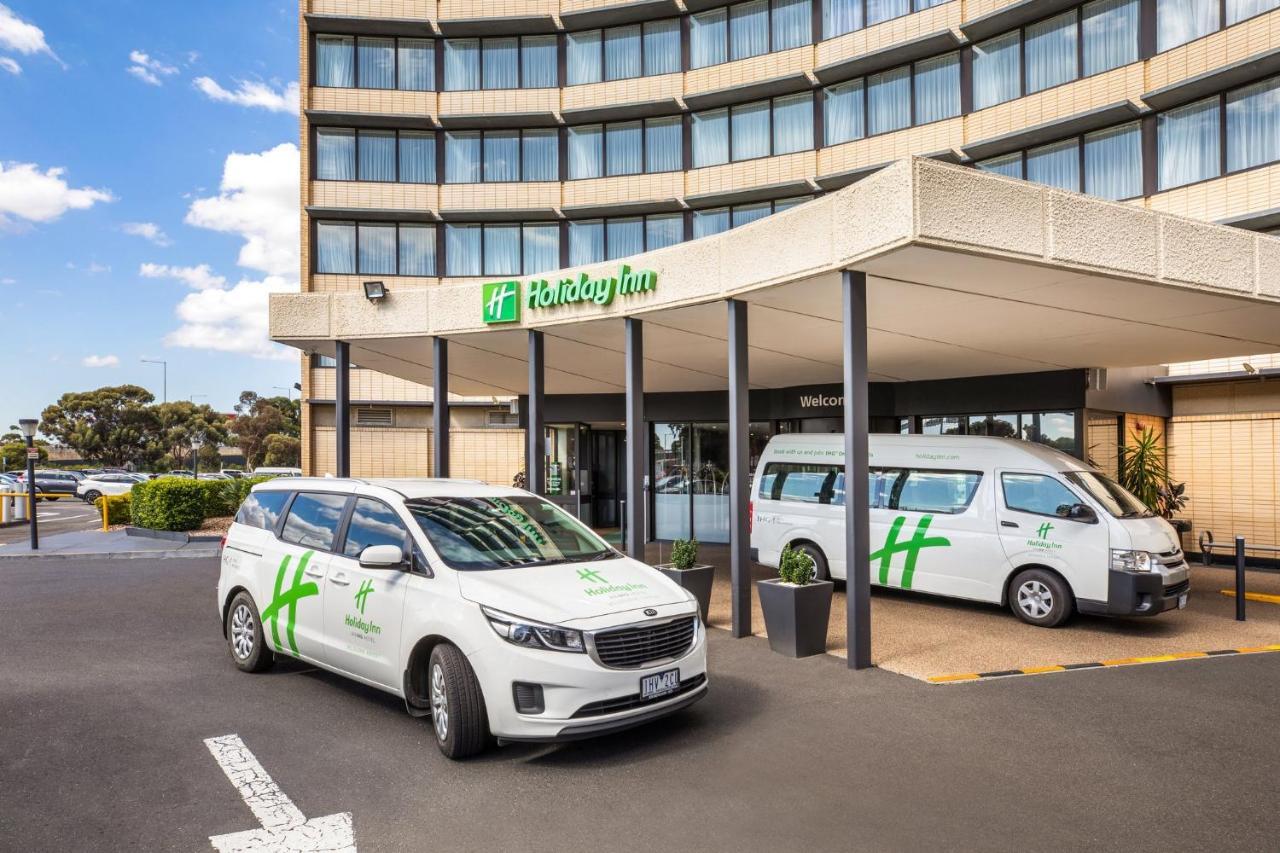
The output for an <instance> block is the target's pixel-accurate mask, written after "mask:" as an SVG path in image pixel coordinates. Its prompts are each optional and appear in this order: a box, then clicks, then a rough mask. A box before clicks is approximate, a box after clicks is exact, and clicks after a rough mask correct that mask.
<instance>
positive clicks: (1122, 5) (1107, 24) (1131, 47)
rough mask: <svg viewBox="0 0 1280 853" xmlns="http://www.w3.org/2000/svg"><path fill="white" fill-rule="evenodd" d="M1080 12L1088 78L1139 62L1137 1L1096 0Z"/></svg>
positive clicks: (1085, 71) (1085, 68) (1085, 67)
mask: <svg viewBox="0 0 1280 853" xmlns="http://www.w3.org/2000/svg"><path fill="white" fill-rule="evenodd" d="M1080 11H1081V18H1082V24H1081V32H1082V36H1083V41H1084V73H1085V76H1088V75H1091V74H1098V73H1101V72H1103V71H1109V70H1111V69H1112V68H1119V67H1120V66H1121V65H1128V64H1129V63H1131V62H1137V61H1138V27H1139V20H1138V18H1139V12H1138V1H1137V0H1097V2H1094V3H1086V4H1084V6H1083V7H1082V8H1081V10H1080Z"/></svg>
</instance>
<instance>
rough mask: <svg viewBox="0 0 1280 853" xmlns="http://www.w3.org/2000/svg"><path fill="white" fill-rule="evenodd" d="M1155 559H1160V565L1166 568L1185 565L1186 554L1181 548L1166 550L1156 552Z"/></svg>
mask: <svg viewBox="0 0 1280 853" xmlns="http://www.w3.org/2000/svg"><path fill="white" fill-rule="evenodd" d="M1156 559H1157V560H1159V561H1160V565H1162V566H1164V567H1165V568H1168V569H1173V568H1177V567H1179V566H1185V565H1186V564H1187V558H1186V555H1184V554H1183V553H1182V550H1181V549H1176V550H1173V551H1166V552H1164V553H1163V554H1156Z"/></svg>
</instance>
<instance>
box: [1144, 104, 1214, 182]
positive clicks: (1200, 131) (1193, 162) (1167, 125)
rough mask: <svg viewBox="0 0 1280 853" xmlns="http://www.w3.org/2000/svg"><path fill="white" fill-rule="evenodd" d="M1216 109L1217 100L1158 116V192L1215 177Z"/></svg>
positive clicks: (1189, 105)
mask: <svg viewBox="0 0 1280 853" xmlns="http://www.w3.org/2000/svg"><path fill="white" fill-rule="evenodd" d="M1219 106H1220V99H1219V98H1216V97H1214V98H1206V99H1205V100H1203V101H1197V102H1196V103H1194V104H1187V105H1186V106H1185V107H1178V108H1177V109H1175V110H1169V111H1168V112H1165V113H1161V114H1160V116H1159V118H1158V119H1157V125H1156V131H1157V138H1158V143H1159V144H1158V146H1157V150H1158V152H1159V155H1158V163H1159V187H1160V189H1162V190H1167V189H1171V188H1172V187H1179V186H1182V185H1183V184H1190V183H1194V182H1196V181H1202V180H1204V179H1205V178H1212V177H1215V176H1217V174H1218V172H1219V157H1220V154H1219V149H1218V113H1219Z"/></svg>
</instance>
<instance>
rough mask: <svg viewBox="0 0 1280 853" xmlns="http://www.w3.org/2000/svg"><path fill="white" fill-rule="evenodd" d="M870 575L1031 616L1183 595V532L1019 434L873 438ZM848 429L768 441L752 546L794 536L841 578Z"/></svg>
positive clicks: (1163, 602) (822, 567)
mask: <svg viewBox="0 0 1280 853" xmlns="http://www.w3.org/2000/svg"><path fill="white" fill-rule="evenodd" d="M869 461H870V473H869V477H868V481H867V489H868V494H869V500H870V507H871V511H870V515H871V540H870V551H871V582H872V583H873V584H877V585H879V586H889V587H898V588H901V589H908V590H915V591H919V592H927V593H933V594H935V595H945V596H952V597H955V598H966V599H971V600H974V601H987V602H991V603H993V604H1000V605H1005V604H1007V605H1008V606H1009V607H1010V609H1012V610H1013V612H1014V613H1016V614H1017V615H1018V616H1020V617H1021V618H1022V619H1023V620H1025V621H1027V622H1030V623H1031V624H1033V625H1039V626H1043V627H1050V628H1051V627H1056V626H1058V625H1061V624H1062V623H1063V622H1064V621H1066V620H1067V619H1068V618H1069V617H1070V616H1071V615H1072V613H1074V612H1076V611H1079V612H1081V613H1096V614H1105V615H1112V616H1148V615H1153V614H1156V613H1161V612H1163V611H1165V610H1169V609H1172V608H1182V607H1186V605H1187V591H1188V589H1189V587H1190V582H1189V580H1188V570H1187V562H1186V559H1185V557H1184V556H1183V553H1182V549H1181V547H1180V546H1179V544H1178V535H1177V533H1176V532H1175V531H1174V529H1173V527H1172V526H1171V525H1170V524H1169V523H1168V522H1167V521H1165V520H1164V519H1162V518H1160V517H1158V516H1156V515H1155V514H1153V513H1152V512H1151V511H1150V510H1149V509H1147V508H1146V507H1145V506H1144V505H1143V504H1142V503H1141V502H1140V501H1139V500H1138V499H1137V498H1136V497H1134V496H1133V495H1132V494H1130V493H1129V492H1127V491H1125V490H1124V489H1123V488H1121V487H1120V486H1119V485H1118V484H1117V483H1116V482H1115V481H1113V480H1111V479H1110V478H1108V477H1107V476H1106V475H1104V474H1103V473H1101V472H1100V471H1098V470H1097V469H1096V468H1093V467H1091V466H1089V465H1086V464H1084V463H1083V462H1081V461H1080V460H1078V459H1076V458H1075V457H1073V456H1069V455H1067V454H1066V453H1063V452H1061V451H1059V450H1054V449H1053V448H1049V447H1046V446H1044V445H1042V444H1035V443H1032V442H1027V441H1019V440H1017V439H1011V438H988V437H982V436H935V435H878V434H873V435H871V436H870V460H869ZM844 502H845V493H844V436H843V435H839V434H822V435H820V434H803V433H802V434H787V435H779V436H775V437H774V438H773V439H771V440H770V441H769V444H768V446H767V447H766V448H765V451H764V455H763V456H762V457H761V459H760V462H759V465H758V466H757V468H756V473H755V480H754V482H753V483H752V486H751V510H750V513H751V548H752V553H753V557H754V558H755V559H757V560H758V561H759V562H761V563H763V564H765V565H767V566H777V565H778V560H779V557H780V555H781V552H782V549H783V548H785V547H786V546H788V545H790V546H791V547H792V548H793V549H799V550H802V551H804V552H805V553H806V554H808V555H809V556H810V557H812V558H813V561H814V564H815V568H816V574H817V576H818V577H819V578H825V577H833V578H844V577H845V559H844V554H845V546H844V542H845V507H844Z"/></svg>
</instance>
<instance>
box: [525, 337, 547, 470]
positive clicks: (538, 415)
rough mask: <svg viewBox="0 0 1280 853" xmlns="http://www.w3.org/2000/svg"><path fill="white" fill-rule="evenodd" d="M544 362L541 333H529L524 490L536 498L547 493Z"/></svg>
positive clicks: (545, 381) (545, 378)
mask: <svg viewBox="0 0 1280 853" xmlns="http://www.w3.org/2000/svg"><path fill="white" fill-rule="evenodd" d="M546 384H547V377H546V359H545V358H544V356H543V344H542V332H539V331H536V330H532V329H531V330H530V331H529V417H528V424H527V426H526V429H527V430H528V431H527V432H526V433H525V441H524V451H525V461H524V471H525V488H526V489H528V490H529V491H531V492H533V493H534V494H536V495H540V494H542V493H544V492H545V491H546V490H547V470H546V469H547V451H546V440H547V439H546V430H545V429H544V424H543V420H544V418H545V415H546Z"/></svg>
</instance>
